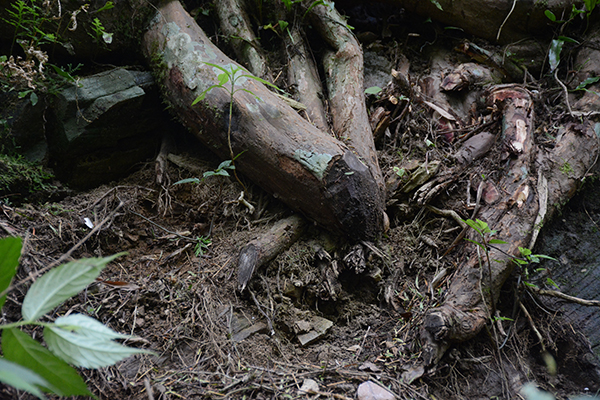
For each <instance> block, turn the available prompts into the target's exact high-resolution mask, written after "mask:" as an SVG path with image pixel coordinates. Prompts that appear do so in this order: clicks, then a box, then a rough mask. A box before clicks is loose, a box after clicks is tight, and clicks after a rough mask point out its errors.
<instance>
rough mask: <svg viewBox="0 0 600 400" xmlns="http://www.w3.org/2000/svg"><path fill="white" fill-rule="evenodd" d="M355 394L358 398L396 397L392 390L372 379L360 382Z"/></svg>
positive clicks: (380, 398)
mask: <svg viewBox="0 0 600 400" xmlns="http://www.w3.org/2000/svg"><path fill="white" fill-rule="evenodd" d="M356 396H357V398H358V400H394V399H395V398H396V396H395V395H394V394H393V393H392V392H390V391H389V390H387V389H385V388H383V387H381V386H379V385H378V384H376V383H375V382H372V381H366V382H363V383H361V384H360V386H359V387H358V390H357V392H356Z"/></svg>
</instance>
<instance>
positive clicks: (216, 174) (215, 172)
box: [202, 170, 230, 178]
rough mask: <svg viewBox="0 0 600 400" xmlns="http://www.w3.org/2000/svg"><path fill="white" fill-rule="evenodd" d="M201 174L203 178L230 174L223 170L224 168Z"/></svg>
mask: <svg viewBox="0 0 600 400" xmlns="http://www.w3.org/2000/svg"><path fill="white" fill-rule="evenodd" d="M202 176H203V177H204V178H208V177H210V176H230V175H229V172H227V171H225V170H216V171H206V172H205V173H204V174H202Z"/></svg>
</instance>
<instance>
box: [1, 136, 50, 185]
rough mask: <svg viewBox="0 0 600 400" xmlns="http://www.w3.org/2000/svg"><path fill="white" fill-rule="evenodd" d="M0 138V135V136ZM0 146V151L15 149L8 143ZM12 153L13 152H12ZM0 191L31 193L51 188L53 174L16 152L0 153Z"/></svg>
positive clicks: (12, 150)
mask: <svg viewBox="0 0 600 400" xmlns="http://www.w3.org/2000/svg"><path fill="white" fill-rule="evenodd" d="M0 139H2V137H1V136H0ZM5 145H6V146H8V147H4V146H0V149H1V150H0V152H2V151H4V152H7V153H13V152H15V151H16V150H15V149H12V148H10V144H9V143H5ZM13 154H14V153H13ZM0 170H1V171H2V173H1V174H0V191H1V192H12V193H19V192H20V193H22V194H24V195H27V194H32V193H35V192H38V191H45V190H51V189H53V188H54V186H53V185H52V184H51V179H52V178H53V175H52V174H51V173H49V172H47V171H46V170H44V168H43V167H42V166H40V165H35V164H33V163H31V162H29V161H27V160H26V159H25V158H23V157H22V156H20V155H18V154H14V155H7V154H0Z"/></svg>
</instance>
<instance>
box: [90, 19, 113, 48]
mask: <svg viewBox="0 0 600 400" xmlns="http://www.w3.org/2000/svg"><path fill="white" fill-rule="evenodd" d="M91 29H92V31H93V32H94V34H93V35H92V34H91V33H89V35H90V36H91V37H92V38H94V40H95V41H96V43H105V44H111V43H112V39H113V34H112V33H108V32H106V30H105V29H104V26H103V25H102V22H100V20H99V19H98V18H94V20H93V21H92V27H91Z"/></svg>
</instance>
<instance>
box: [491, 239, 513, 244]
mask: <svg viewBox="0 0 600 400" xmlns="http://www.w3.org/2000/svg"><path fill="white" fill-rule="evenodd" d="M488 243H489V244H507V243H508V242H505V241H504V240H500V239H490V240H489V241H488Z"/></svg>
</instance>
